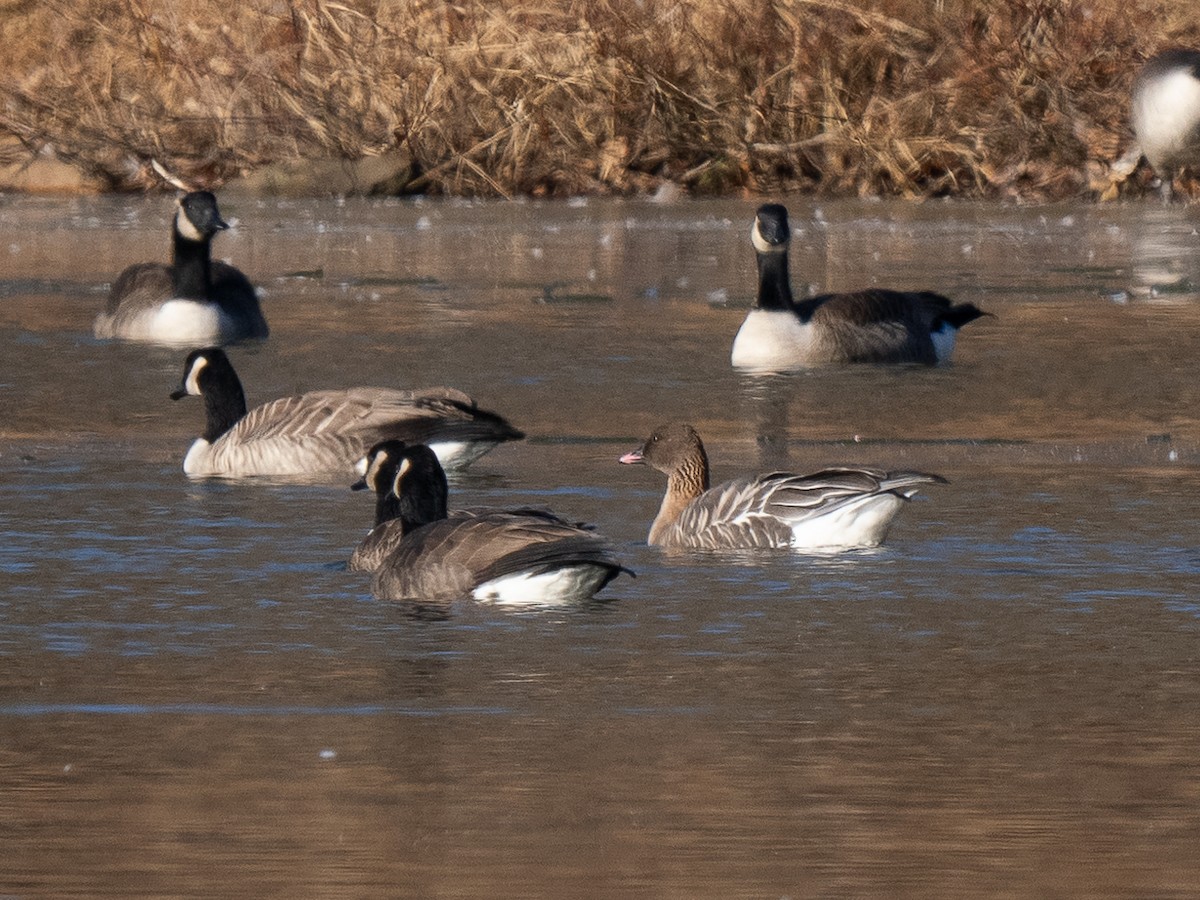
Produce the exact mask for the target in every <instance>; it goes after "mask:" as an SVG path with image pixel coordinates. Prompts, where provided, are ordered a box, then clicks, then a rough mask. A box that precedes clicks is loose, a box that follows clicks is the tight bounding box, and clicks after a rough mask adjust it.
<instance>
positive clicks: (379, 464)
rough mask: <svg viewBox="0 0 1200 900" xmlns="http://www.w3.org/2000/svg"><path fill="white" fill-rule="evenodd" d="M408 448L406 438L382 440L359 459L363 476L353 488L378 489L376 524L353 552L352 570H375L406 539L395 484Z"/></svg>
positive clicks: (376, 492)
mask: <svg viewBox="0 0 1200 900" xmlns="http://www.w3.org/2000/svg"><path fill="white" fill-rule="evenodd" d="M405 449H406V446H405V444H404V441H396V440H390V441H380V442H379V443H378V444H376V445H375V446H374V447H372V448H371V449H370V450H368V451H367V455H366V456H365V457H364V458H363V459H362V460H360V461H359V464H358V468H360V469H361V470H362V472H363V476H362V478H360V479H359V480H358V481H356V482H354V484H352V485H350V489H351V490H354V491H363V490H371V491H374V492H375V524H374V526H373V527H372V528H371V530H370V531H369V532H368V533H367V536H366V537H365V538H363V539H362V540H361V541H360V542H359V544H358V546H357V547H355V548H354V552H353V553H351V554H350V564H349V568H350V571H351V572H374V571H375V570H376V569H378V568H379V566H380V564H382V563H383V561H384V560H385V559H387V557H388V554H390V553H391V552H392V551H393V550H395V549H396V545H397V544H399V543H400V541H401V540H402V539H403V538H404V523H403V522H402V521H401V519H400V512H401V510H400V498H399V497H397V496H396V495H395V493H393V491H392V485H393V484H394V483H395V480H396V470H397V469H398V468H399V467H400V459H401V457H402V456H403V454H404V451H405Z"/></svg>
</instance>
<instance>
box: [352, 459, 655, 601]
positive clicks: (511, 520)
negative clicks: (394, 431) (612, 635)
mask: <svg viewBox="0 0 1200 900" xmlns="http://www.w3.org/2000/svg"><path fill="white" fill-rule="evenodd" d="M393 461H394V462H395V475H394V477H393V481H392V494H393V495H394V497H395V498H396V507H395V509H396V514H397V517H396V521H398V522H400V529H401V531H402V534H403V537H402V538H401V539H400V540H399V541H397V542H396V544H395V546H394V547H393V548H392V549H391V551H390V552H389V553H388V555H387V557H386V559H384V560H383V562H382V564H381V565H380V566H379V567H378V568H377V570H376V572H375V577H374V579H373V581H372V584H371V592H372V593H373V594H374V595H375V596H376V597H378V598H380V599H387V600H427V601H449V600H460V599H467V598H471V599H475V600H485V601H491V602H495V603H512V604H520V603H527V604H529V603H532V604H549V603H566V602H570V601H573V600H585V599H587V598H588V597H591V596H592V595H593V594H595V593H596V592H597V591H599V590H600V589H601V588H603V587H604V586H605V585H606V584H608V583H609V582H610V581H612V580H613V579H614V578H616V577H617V576H618V575H620V574H621V573H622V572H629V570H628V569H626V568H625V567H624V566H622V565H621V564H620V563H618V562H617V561H616V558H615V557H614V555H613V548H612V547H611V546H610V545H609V544H608V542H607V541H605V540H604V539H603V538H601V537H600V536H599V535H597V534H596V533H595V532H593V531H591V530H590V529H587V528H584V527H581V526H579V525H574V524H571V523H569V522H566V521H564V520H562V519H560V518H558V517H557V516H555V515H554V514H552V513H548V512H538V511H535V510H528V509H518V510H486V509H473V510H463V511H460V512H457V513H453V514H450V515H447V511H446V496H447V487H446V475H445V473H444V472H443V471H442V467H441V466H440V465H439V464H438V461H437V456H436V455H435V454H434V453H433V452H432V451H430V449H429V448H428V447H425V446H422V445H416V446H410V447H407V448H405V449H404V450H403V451H401V452H400V454H399V456H398V458H396V459H395V460H393ZM629 574H631V575H632V574H633V573H632V572H629Z"/></svg>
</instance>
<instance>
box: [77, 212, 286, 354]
mask: <svg viewBox="0 0 1200 900" xmlns="http://www.w3.org/2000/svg"><path fill="white" fill-rule="evenodd" d="M228 227H229V226H228V225H227V224H226V223H225V222H224V221H223V220H222V219H221V214H220V212H219V211H218V210H217V198H216V197H214V196H213V195H212V194H211V193H209V192H208V191H193V192H191V193H189V194H185V195H184V196H183V197H181V198H180V199H179V202H178V204H177V207H176V210H175V218H174V223H173V225H172V228H171V240H172V254H171V265H169V266H165V265H163V264H162V263H138V264H137V265H133V266H129V267H128V268H127V269H125V271H123V272H122V273H121V274H120V275H119V276H118V277H117V280H116V281H115V282H114V283H113V286H112V290H110V291H109V294H108V305H107V307H106V308H105V310H104V311H103V312H102V313H100V315H98V316H97V317H96V324H95V326H94V328H93V332H94V334H95V335H96V337H98V338H121V339H124V340H127V341H149V342H152V343H159V344H190V345H192V346H195V345H196V344H211V343H217V344H227V343H229V342H231V341H237V340H241V339H243V338H265V337H266V336H267V332H268V329H267V320H266V319H264V318H263V314H262V310H261V309H259V305H258V295H257V294H255V292H254V286H253V285H252V284H250V282H249V280H248V279H247V278H246V276H245V275H243V274H242V273H241V272H240V271H238V270H237V269H236V268H234V267H233V266H231V265H229V264H228V263H223V262H212V260H211V259H210V257H209V253H210V249H211V244H212V239H213V236H214V235H216V233H217V232H218V231H223V230H225V229H226V228H228Z"/></svg>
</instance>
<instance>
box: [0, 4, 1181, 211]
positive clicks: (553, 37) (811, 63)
mask: <svg viewBox="0 0 1200 900" xmlns="http://www.w3.org/2000/svg"><path fill="white" fill-rule="evenodd" d="M1194 9H1195V7H1194V0H1124V2H1117V0H777V2H765V0H640V2H632V0H541V2H538V0H531V2H521V0H518V2H504V0H461V2H454V3H447V2H433V0H423V2H422V0H342V2H330V0H244V2H242V3H238V4H224V3H213V2H211V0H120V2H118V0H7V2H4V0H0V36H2V38H3V42H4V46H5V47H6V48H7V51H8V57H9V58H8V63H7V65H6V66H5V67H4V69H3V71H2V72H0V134H7V135H8V136H10V141H11V139H12V138H15V139H16V141H18V142H19V146H20V149H21V151H22V152H25V153H28V152H29V151H30V150H44V148H52V150H53V152H54V153H55V154H57V155H58V156H59V157H60V158H62V159H65V160H68V161H71V162H73V163H74V164H75V165H77V166H79V167H81V168H83V169H84V170H86V171H87V172H89V173H90V174H92V175H95V176H99V177H101V178H102V179H103V180H104V181H105V183H106V184H108V185H110V186H111V187H112V188H114V189H136V188H144V187H149V186H152V185H155V184H160V183H161V182H159V180H158V177H157V176H156V175H155V174H154V173H153V171H152V169H151V167H150V161H151V160H157V161H158V162H160V163H161V164H162V165H163V166H165V167H166V168H168V169H170V170H172V171H174V172H176V173H178V174H179V175H180V176H181V177H183V178H185V179H187V180H189V181H191V182H193V183H196V184H204V185H210V186H219V185H220V184H222V183H224V182H225V181H227V180H228V179H230V178H232V177H235V176H237V175H239V174H244V173H246V172H249V171H252V170H254V169H256V168H258V167H261V166H263V165H264V164H267V163H272V162H279V161H289V160H304V159H311V158H330V157H332V158H337V159H348V160H354V159H360V158H363V157H367V156H373V155H379V154H383V153H386V152H402V153H405V154H408V155H409V156H410V158H411V159H412V160H413V161H414V162H415V164H416V165H417V166H418V167H419V171H420V175H419V176H418V177H417V178H416V179H415V181H413V182H412V183H411V184H410V185H409V186H408V187H409V189H411V190H420V191H425V192H429V193H441V194H455V195H501V196H512V195H517V194H531V195H551V196H562V195H571V194H632V193H644V192H650V191H654V190H656V189H658V188H659V187H660V186H661V185H662V184H664V183H668V182H669V183H674V184H679V185H682V186H684V187H686V188H687V189H688V190H689V191H691V192H693V193H697V194H728V193H734V192H746V193H780V192H791V191H808V192H819V193H822V194H827V195H851V196H853V195H860V196H869V195H890V196H903V197H928V196H941V195H959V196H972V197H1022V198H1030V199H1055V198H1062V197H1069V196H1079V195H1081V194H1084V193H1086V192H1088V191H1093V192H1102V191H1104V190H1105V189H1106V188H1109V187H1110V185H1111V183H1112V182H1113V181H1114V180H1115V179H1114V177H1113V176H1112V175H1111V174H1110V173H1111V172H1112V166H1113V163H1114V161H1116V160H1117V159H1118V158H1119V157H1120V156H1121V155H1122V154H1123V153H1124V152H1125V151H1126V150H1127V149H1128V147H1129V145H1130V144H1131V142H1132V138H1131V135H1130V133H1129V129H1128V125H1127V117H1128V91H1129V85H1130V82H1131V80H1132V77H1133V74H1134V72H1135V71H1136V69H1137V67H1138V66H1139V65H1140V63H1141V62H1142V61H1143V60H1144V59H1145V57H1146V56H1147V55H1148V54H1149V53H1151V52H1153V51H1155V50H1157V49H1160V48H1161V47H1164V46H1167V45H1174V44H1182V45H1191V46H1200V17H1197V16H1196V15H1195V13H1194ZM1144 180H1145V178H1144V177H1143V178H1142V181H1144ZM1137 182H1138V179H1136V178H1135V179H1132V180H1131V184H1134V189H1136V188H1137Z"/></svg>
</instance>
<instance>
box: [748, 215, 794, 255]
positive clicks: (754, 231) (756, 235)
mask: <svg viewBox="0 0 1200 900" xmlns="http://www.w3.org/2000/svg"><path fill="white" fill-rule="evenodd" d="M750 243H752V244H754V249H755V250H757V251H758V252H759V253H770V252H771V251H772V250H775V251H778V250H782V249H784V248H785V247H786V246H787V244H786V243H783V244H772V243H771V242H770V241H768V240H767V239H766V238H765V237H763V236H762V232H761V231H759V230H758V219H755V220H754V224H753V225H752V226H750Z"/></svg>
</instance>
